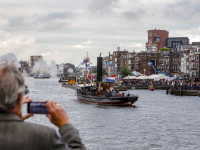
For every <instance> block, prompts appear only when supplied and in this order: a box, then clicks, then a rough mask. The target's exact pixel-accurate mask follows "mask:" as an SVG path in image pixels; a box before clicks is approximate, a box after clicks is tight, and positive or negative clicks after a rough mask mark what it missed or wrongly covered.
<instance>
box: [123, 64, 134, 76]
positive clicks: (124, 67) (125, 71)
mask: <svg viewBox="0 0 200 150" xmlns="http://www.w3.org/2000/svg"><path fill="white" fill-rule="evenodd" d="M120 75H121V78H124V77H126V76H128V75H131V76H132V75H133V73H132V72H131V70H130V69H128V66H123V67H122V69H120Z"/></svg>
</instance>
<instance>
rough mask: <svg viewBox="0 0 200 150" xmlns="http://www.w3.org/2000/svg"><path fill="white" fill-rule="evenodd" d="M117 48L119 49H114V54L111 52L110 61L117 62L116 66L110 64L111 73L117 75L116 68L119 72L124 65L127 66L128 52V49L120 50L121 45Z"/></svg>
mask: <svg viewBox="0 0 200 150" xmlns="http://www.w3.org/2000/svg"><path fill="white" fill-rule="evenodd" d="M117 49H118V50H117V51H114V52H113V54H112V55H111V54H110V53H109V62H114V64H115V67H114V66H113V65H111V66H110V68H109V75H117V73H116V71H115V68H116V69H117V72H119V71H120V69H121V68H122V67H123V66H126V57H127V56H126V54H127V53H128V51H126V50H124V51H120V47H118V48H117ZM108 67H109V66H108Z"/></svg>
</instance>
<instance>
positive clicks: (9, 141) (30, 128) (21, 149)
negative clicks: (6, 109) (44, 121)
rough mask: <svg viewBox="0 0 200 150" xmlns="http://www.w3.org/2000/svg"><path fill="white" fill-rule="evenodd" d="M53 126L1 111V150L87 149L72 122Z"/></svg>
mask: <svg viewBox="0 0 200 150" xmlns="http://www.w3.org/2000/svg"><path fill="white" fill-rule="evenodd" d="M59 133H60V135H61V137H59V136H58V135H57V133H56V131H55V130H54V129H53V128H50V127H46V126H42V125H38V124H33V123H27V122H24V121H22V120H21V119H20V118H19V117H18V116H17V115H15V114H7V113H0V149H1V150H58V149H59V150H69V149H73V150H85V147H84V145H83V144H82V143H81V139H80V138H79V135H78V131H77V130H76V129H75V128H74V127H73V126H72V125H70V124H66V125H63V126H61V127H60V128H59Z"/></svg>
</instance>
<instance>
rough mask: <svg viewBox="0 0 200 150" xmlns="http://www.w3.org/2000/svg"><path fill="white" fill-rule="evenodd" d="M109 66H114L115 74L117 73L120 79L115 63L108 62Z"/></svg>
mask: <svg viewBox="0 0 200 150" xmlns="http://www.w3.org/2000/svg"><path fill="white" fill-rule="evenodd" d="M107 65H108V66H111V65H113V66H114V68H115V72H116V74H117V76H118V78H119V73H118V71H117V69H116V67H115V64H114V62H113V61H111V62H107Z"/></svg>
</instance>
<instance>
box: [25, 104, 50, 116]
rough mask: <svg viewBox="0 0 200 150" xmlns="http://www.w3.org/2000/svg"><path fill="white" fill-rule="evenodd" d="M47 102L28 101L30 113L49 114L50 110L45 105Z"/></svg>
mask: <svg viewBox="0 0 200 150" xmlns="http://www.w3.org/2000/svg"><path fill="white" fill-rule="evenodd" d="M45 105H46V102H30V103H28V105H27V106H28V108H27V110H28V113H31V114H49V110H48V109H47V107H46V106H45Z"/></svg>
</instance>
